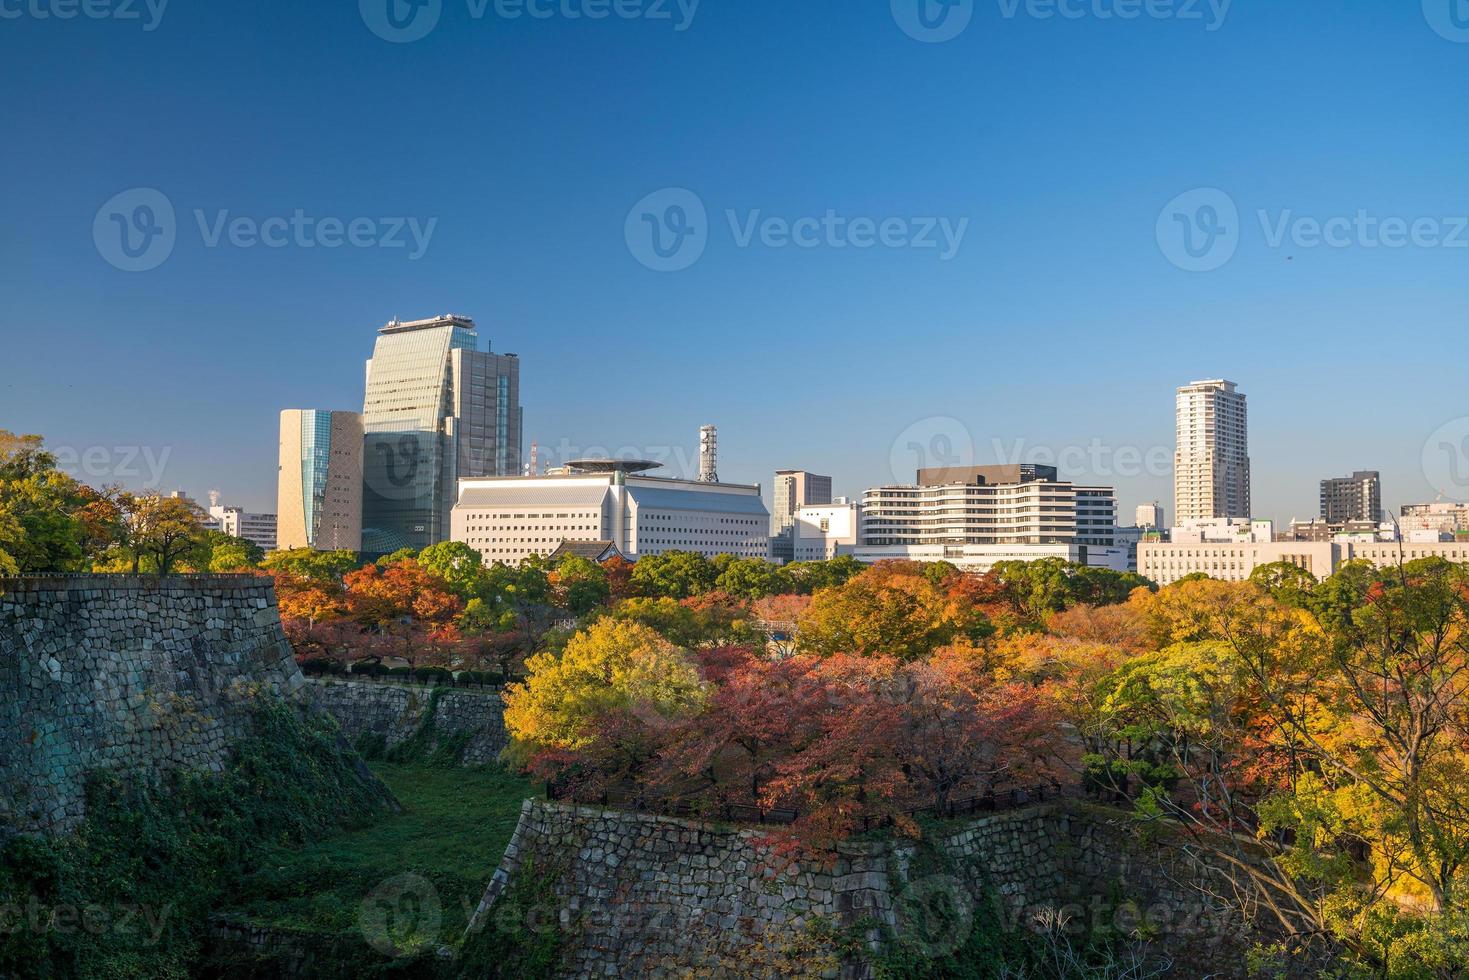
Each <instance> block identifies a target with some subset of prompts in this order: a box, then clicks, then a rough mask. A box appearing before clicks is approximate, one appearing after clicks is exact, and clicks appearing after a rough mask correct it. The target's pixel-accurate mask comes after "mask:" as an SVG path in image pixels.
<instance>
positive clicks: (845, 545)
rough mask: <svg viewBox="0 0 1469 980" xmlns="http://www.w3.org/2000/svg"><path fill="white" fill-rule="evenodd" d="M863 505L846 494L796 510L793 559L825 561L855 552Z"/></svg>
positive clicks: (860, 529) (860, 528)
mask: <svg viewBox="0 0 1469 980" xmlns="http://www.w3.org/2000/svg"><path fill="white" fill-rule="evenodd" d="M861 518H862V507H861V505H859V504H857V503H854V502H852V501H850V500H847V499H846V498H845V497H843V498H840V499H837V500H834V501H832V502H831V503H826V504H807V505H805V506H802V507H799V508H797V510H796V514H795V519H794V522H793V523H792V525H791V527H790V542H791V555H792V558H791V560H793V561H825V560H827V559H829V558H835V557H837V556H838V555H850V554H854V553H855V552H856V550H857V542H858V540H859V537H860V535H861V531H862V527H861Z"/></svg>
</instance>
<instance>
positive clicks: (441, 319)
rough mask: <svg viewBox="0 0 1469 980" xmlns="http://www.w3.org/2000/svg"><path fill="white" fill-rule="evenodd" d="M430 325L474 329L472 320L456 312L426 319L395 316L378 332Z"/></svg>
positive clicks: (401, 330)
mask: <svg viewBox="0 0 1469 980" xmlns="http://www.w3.org/2000/svg"><path fill="white" fill-rule="evenodd" d="M431 327H463V328H464V329H466V330H473V329H475V326H474V320H472V319H470V318H469V317H467V316H460V315H459V314H457V313H444V314H442V315H440V316H435V317H429V318H428V319H427V320H399V319H398V318H397V317H394V318H393V319H391V320H389V321H388V322H387V323H386V324H384V325H383V326H382V328H381V329H379V330H378V333H407V332H408V331H410V330H427V329H430V328H431Z"/></svg>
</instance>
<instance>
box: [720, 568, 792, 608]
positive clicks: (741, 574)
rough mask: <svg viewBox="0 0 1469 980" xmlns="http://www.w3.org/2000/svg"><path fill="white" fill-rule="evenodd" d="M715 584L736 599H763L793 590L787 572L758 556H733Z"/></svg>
mask: <svg viewBox="0 0 1469 980" xmlns="http://www.w3.org/2000/svg"><path fill="white" fill-rule="evenodd" d="M715 586H716V587H717V588H718V589H719V590H720V591H722V592H727V593H729V594H730V595H732V596H734V597H735V598H737V599H764V598H766V597H767V596H773V595H784V594H786V593H788V592H794V591H795V583H794V582H793V581H792V580H791V576H790V574H789V573H787V572H786V571H785V570H784V569H783V568H781V567H780V566H779V565H776V564H774V563H772V562H768V561H765V560H763V559H760V558H735V559H732V560H731V561H729V562H727V563H725V566H724V571H722V572H720V574H719V578H718V579H717V580H716V581H715Z"/></svg>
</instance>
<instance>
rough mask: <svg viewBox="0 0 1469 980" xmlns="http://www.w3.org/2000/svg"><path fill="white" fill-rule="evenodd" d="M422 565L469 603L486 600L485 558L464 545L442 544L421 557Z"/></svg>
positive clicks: (450, 542)
mask: <svg viewBox="0 0 1469 980" xmlns="http://www.w3.org/2000/svg"><path fill="white" fill-rule="evenodd" d="M418 563H419V564H420V565H422V566H423V567H424V568H426V569H428V570H429V571H430V572H433V573H434V574H436V575H438V576H439V578H441V579H443V580H444V581H445V582H447V583H448V585H449V588H450V589H452V590H453V591H454V593H455V594H456V595H458V596H459V598H461V599H463V600H464V601H466V602H468V601H469V600H471V599H475V598H481V599H482V598H484V591H483V589H484V586H485V563H484V556H483V555H482V554H480V553H479V552H478V551H476V550H475V549H473V548H471V547H470V546H469V545H467V544H464V543H463V542H460V541H441V542H439V543H438V544H433V545H429V546H428V547H427V548H424V549H423V550H422V551H421V552H419V553H418Z"/></svg>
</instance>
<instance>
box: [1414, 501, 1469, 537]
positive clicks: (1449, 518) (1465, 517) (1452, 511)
mask: <svg viewBox="0 0 1469 980" xmlns="http://www.w3.org/2000/svg"><path fill="white" fill-rule="evenodd" d="M1398 523H1399V524H1400V525H1401V526H1402V529H1403V534H1404V535H1405V536H1406V535H1407V534H1409V533H1410V532H1412V531H1442V532H1445V533H1447V534H1459V533H1465V532H1469V504H1465V503H1455V502H1453V501H1448V500H1440V501H1436V502H1434V503H1431V504H1406V505H1404V507H1403V513H1402V519H1401V520H1400V521H1399V522H1398Z"/></svg>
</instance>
